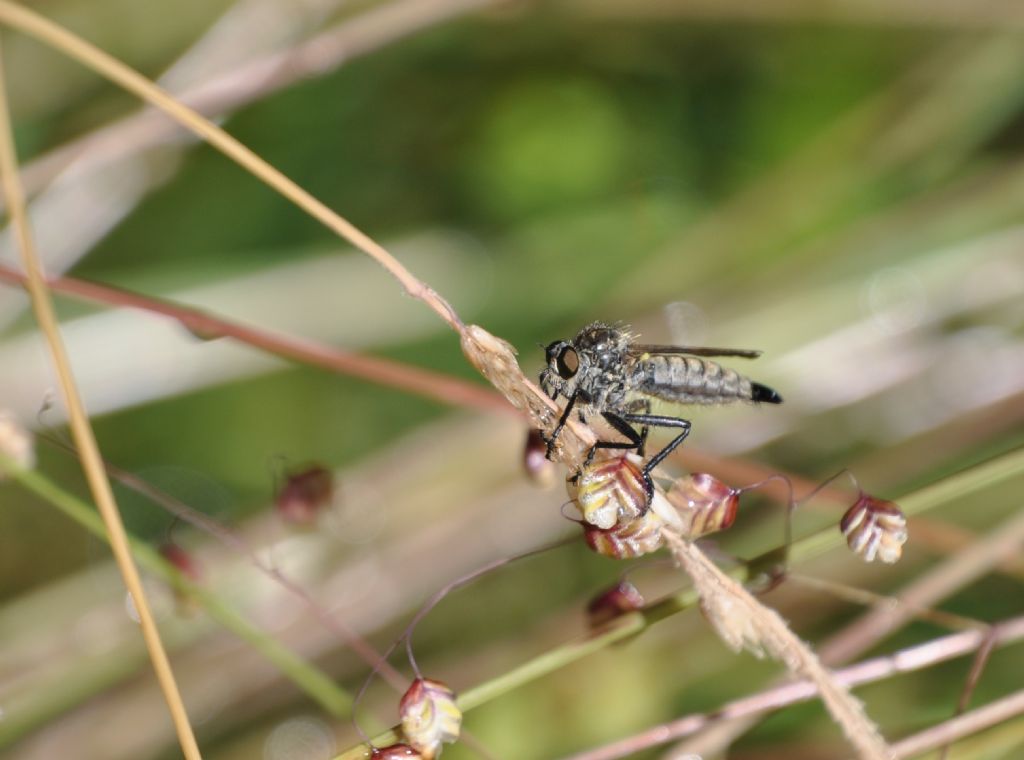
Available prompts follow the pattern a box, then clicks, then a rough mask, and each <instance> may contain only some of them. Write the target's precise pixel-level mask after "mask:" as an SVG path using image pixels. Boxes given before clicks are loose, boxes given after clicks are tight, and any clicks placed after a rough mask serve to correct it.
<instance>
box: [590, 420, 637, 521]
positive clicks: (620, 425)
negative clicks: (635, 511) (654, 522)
mask: <svg viewBox="0 0 1024 760" xmlns="http://www.w3.org/2000/svg"><path fill="white" fill-rule="evenodd" d="M601 416H602V417H604V418H605V420H606V421H607V422H608V424H609V425H611V426H612V427H613V428H615V430H616V431H617V432H619V433H622V435H624V436H625V437H626V438H628V439H629V440H628V441H598V442H597V443H595V444H594V445H593V446H592V447H591V449H590V452H589V453H588V454H587V461H586V462H585V463H584V467H585V466H586V465H588V464H590V463H591V462H592V461H594V455H595V454H596V453H597V450H598V449H625V450H629V449H637V450H643V447H644V442H645V439H646V438H647V431H646V428H645V429H644V432H643V433H638V432H637V431H636V430H635V429H634V428H633V427H632V426H631V425H630V424H629V423H628V422H627V421H626V419H624V418H623V417H620V416H619V415H617V414H612V413H611V412H601ZM641 474H642V475H643V478H644V491H645V492H646V494H647V504H648V506H649V505H650V503H651V499H653V498H654V481H653V480H651V475H650V473H649V472H648V471H647V469H646V468H644V470H643V471H642V472H641ZM644 511H646V509H645V510H644Z"/></svg>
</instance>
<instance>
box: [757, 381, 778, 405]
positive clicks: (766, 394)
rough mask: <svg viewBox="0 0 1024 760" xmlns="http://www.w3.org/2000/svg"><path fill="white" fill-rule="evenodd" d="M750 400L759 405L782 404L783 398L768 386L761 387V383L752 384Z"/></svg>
mask: <svg viewBox="0 0 1024 760" xmlns="http://www.w3.org/2000/svg"><path fill="white" fill-rule="evenodd" d="M750 400H751V401H754V402H757V403H765V404H781V403H782V396H780V395H779V394H778V393H777V392H776V391H775V390H774V389H772V388H769V387H768V386H767V385H761V383H751V384H750Z"/></svg>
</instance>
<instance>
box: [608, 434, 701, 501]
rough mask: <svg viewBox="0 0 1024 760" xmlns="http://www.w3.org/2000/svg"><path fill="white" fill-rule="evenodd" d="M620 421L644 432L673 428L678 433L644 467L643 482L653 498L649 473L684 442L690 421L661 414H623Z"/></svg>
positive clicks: (652, 487)
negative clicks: (639, 426) (650, 428)
mask: <svg viewBox="0 0 1024 760" xmlns="http://www.w3.org/2000/svg"><path fill="white" fill-rule="evenodd" d="M609 421H610V420H609ZM621 421H622V422H623V423H626V427H629V425H628V423H632V424H634V425H642V426H643V429H644V430H646V429H647V428H648V427H664V428H675V429H676V430H679V431H680V433H679V434H678V435H677V436H676V437H675V438H673V439H672V440H671V441H669V442H668V445H667V446H666V447H665V448H663V449H662V450H661V451H659V452H658V453H657V454H655V455H654V456H653V457H651V458H650V460H648V462H647V464H645V465H644V469H643V474H644V482H645V483H646V484H650V494H649V495H650V496H652V497H653V496H654V483H653V481H652V480H651V471H652V470H654V468H655V467H657V466H658V465H659V464H661V463H662V461H664V459H665V457H667V456H668V455H669V454H671V453H672V452H673V451H675V450H676V448H677V447H678V446H679V444H681V443H682V442H683V441H685V440H686V436H688V435H689V434H690V421H689V420H684V419H681V418H679V417H666V416H664V415H661V414H624V415H622V418H621ZM618 429H619V428H618V427H616V430H618ZM631 429H632V428H631ZM637 438H638V439H639V438H640V436H637Z"/></svg>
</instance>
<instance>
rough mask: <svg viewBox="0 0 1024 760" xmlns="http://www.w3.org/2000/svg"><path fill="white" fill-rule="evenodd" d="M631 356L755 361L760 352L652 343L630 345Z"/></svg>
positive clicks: (743, 349) (744, 349)
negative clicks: (733, 357) (645, 355)
mask: <svg viewBox="0 0 1024 760" xmlns="http://www.w3.org/2000/svg"><path fill="white" fill-rule="evenodd" d="M629 353H630V354H631V355H632V356H643V355H644V354H651V355H652V356H666V355H679V354H687V355H689V356H738V357H740V358H743V359H756V358H757V357H759V356H760V355H761V352H760V351H754V350H752V349H746V348H710V347H708V346H659V345H655V344H652V343H632V344H630V346H629Z"/></svg>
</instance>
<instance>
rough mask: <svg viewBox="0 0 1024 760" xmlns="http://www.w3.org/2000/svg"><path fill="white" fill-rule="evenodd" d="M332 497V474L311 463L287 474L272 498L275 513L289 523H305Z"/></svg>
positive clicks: (311, 520)
mask: <svg viewBox="0 0 1024 760" xmlns="http://www.w3.org/2000/svg"><path fill="white" fill-rule="evenodd" d="M333 499H334V473H332V472H331V471H330V470H328V469H327V468H326V467H321V466H320V465H311V466H310V467H307V468H305V469H302V470H299V471H296V472H293V473H291V474H289V475H288V479H287V480H286V481H285V483H284V485H283V486H282V487H281V490H280V491H278V493H277V497H276V498H275V500H274V505H275V507H276V508H277V513H278V514H279V515H281V517H282V518H283V519H284V520H285V521H286V522H290V523H294V524H296V525H308V524H309V523H311V522H313V521H314V520H315V519H316V516H317V515H318V514H319V513H320V512H321V511H322V510H323V509H324V508H325V507H327V506H328V505H329V504H330V503H331V501H332V500H333Z"/></svg>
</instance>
